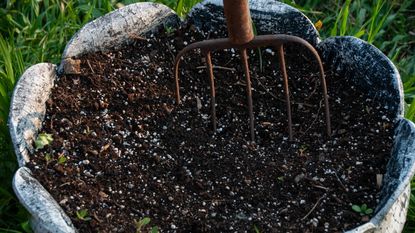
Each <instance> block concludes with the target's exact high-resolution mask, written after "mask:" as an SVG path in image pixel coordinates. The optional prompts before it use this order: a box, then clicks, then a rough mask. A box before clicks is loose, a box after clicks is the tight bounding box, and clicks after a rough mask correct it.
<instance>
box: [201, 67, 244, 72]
mask: <svg viewBox="0 0 415 233" xmlns="http://www.w3.org/2000/svg"><path fill="white" fill-rule="evenodd" d="M196 69H199V70H200V69H206V66H198V67H196ZM213 69H218V70H229V71H236V69H235V68H229V67H224V66H213Z"/></svg>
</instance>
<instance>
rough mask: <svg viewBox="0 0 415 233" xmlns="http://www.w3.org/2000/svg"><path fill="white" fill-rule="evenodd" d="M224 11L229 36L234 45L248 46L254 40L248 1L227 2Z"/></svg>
mask: <svg viewBox="0 0 415 233" xmlns="http://www.w3.org/2000/svg"><path fill="white" fill-rule="evenodd" d="M223 10H224V12H225V17H226V26H227V27H228V36H229V39H230V40H231V41H232V43H233V44H246V43H248V42H249V41H251V40H252V39H254V31H253V30H252V22H251V14H250V12H249V4H248V1H245V0H242V1H241V0H237V1H235V0H225V1H223Z"/></svg>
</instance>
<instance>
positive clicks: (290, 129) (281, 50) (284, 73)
mask: <svg viewBox="0 0 415 233" xmlns="http://www.w3.org/2000/svg"><path fill="white" fill-rule="evenodd" d="M276 49H277V51H278V60H279V64H280V70H281V74H282V77H283V80H284V92H285V102H286V104H287V117H288V134H289V137H290V141H292V140H293V127H292V119H291V103H290V89H289V87H288V75H287V69H286V68H285V58H284V47H283V45H282V44H280V45H279V46H278V47H277V48H276Z"/></svg>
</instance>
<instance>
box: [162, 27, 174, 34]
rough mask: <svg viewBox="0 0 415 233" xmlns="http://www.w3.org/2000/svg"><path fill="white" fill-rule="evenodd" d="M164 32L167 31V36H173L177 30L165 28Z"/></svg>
mask: <svg viewBox="0 0 415 233" xmlns="http://www.w3.org/2000/svg"><path fill="white" fill-rule="evenodd" d="M164 30H165V31H166V34H167V36H172V35H173V34H174V32H175V31H176V29H175V28H174V27H172V26H164Z"/></svg>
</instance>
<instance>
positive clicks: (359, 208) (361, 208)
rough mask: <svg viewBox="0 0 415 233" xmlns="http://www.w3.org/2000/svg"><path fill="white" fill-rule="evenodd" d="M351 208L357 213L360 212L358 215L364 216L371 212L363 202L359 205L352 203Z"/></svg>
mask: <svg viewBox="0 0 415 233" xmlns="http://www.w3.org/2000/svg"><path fill="white" fill-rule="evenodd" d="M352 209H353V210H354V211H356V212H357V213H360V215H362V216H365V215H369V214H371V213H373V209H371V208H367V205H366V204H363V205H361V206H359V205H352Z"/></svg>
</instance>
